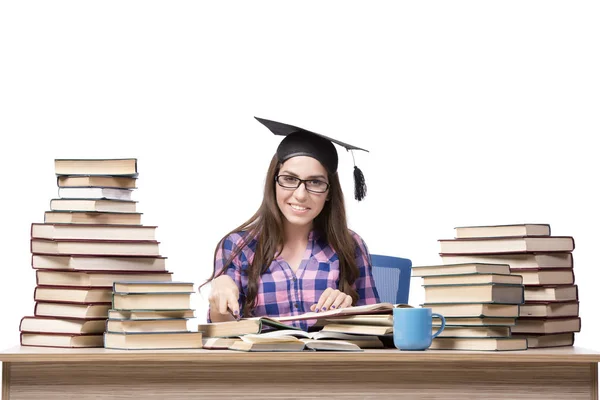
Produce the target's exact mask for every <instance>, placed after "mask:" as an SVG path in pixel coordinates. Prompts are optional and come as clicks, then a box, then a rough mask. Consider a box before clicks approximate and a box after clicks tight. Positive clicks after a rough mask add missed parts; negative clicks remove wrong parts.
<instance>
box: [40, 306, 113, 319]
mask: <svg viewBox="0 0 600 400" xmlns="http://www.w3.org/2000/svg"><path fill="white" fill-rule="evenodd" d="M109 309H110V304H70V303H42V302H37V303H35V307H34V311H33V313H34V314H35V316H36V317H38V316H46V317H64V318H80V319H92V318H98V319H99V318H104V319H106V318H107V317H108V310H109Z"/></svg>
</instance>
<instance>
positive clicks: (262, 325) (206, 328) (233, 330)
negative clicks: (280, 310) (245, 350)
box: [198, 317, 299, 337]
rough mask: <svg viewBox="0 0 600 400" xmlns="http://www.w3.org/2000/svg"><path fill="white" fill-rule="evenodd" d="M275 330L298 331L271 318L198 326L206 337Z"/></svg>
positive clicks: (255, 318)
mask: <svg viewBox="0 0 600 400" xmlns="http://www.w3.org/2000/svg"><path fill="white" fill-rule="evenodd" d="M273 329H298V330H299V328H294V327H292V326H289V325H286V324H284V323H282V322H280V321H278V320H276V319H273V318H269V317H253V318H242V319H241V320H239V321H226V322H209V323H204V324H199V325H198V331H199V332H202V333H203V335H204V337H232V336H240V335H247V334H258V333H263V332H268V331H269V330H273Z"/></svg>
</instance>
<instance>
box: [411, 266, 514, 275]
mask: <svg viewBox="0 0 600 400" xmlns="http://www.w3.org/2000/svg"><path fill="white" fill-rule="evenodd" d="M477 273H479V274H510V267H509V265H508V264H486V263H460V264H444V265H427V266H413V267H412V276H415V277H418V276H421V277H426V276H436V275H463V274H477Z"/></svg>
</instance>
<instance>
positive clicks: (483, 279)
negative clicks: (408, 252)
mask: <svg viewBox="0 0 600 400" xmlns="http://www.w3.org/2000/svg"><path fill="white" fill-rule="evenodd" d="M476 283H505V284H510V285H522V284H523V278H522V277H521V276H519V275H510V274H482V273H474V274H460V275H459V274H456V275H435V276H425V277H423V285H425V286H428V285H467V284H476Z"/></svg>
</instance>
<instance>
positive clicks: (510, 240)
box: [439, 224, 581, 348]
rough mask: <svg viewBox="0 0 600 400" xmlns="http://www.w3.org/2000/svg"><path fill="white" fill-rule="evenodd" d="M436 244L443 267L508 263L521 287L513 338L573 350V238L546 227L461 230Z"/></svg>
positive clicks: (578, 322)
mask: <svg viewBox="0 0 600 400" xmlns="http://www.w3.org/2000/svg"><path fill="white" fill-rule="evenodd" d="M454 236H455V237H454V239H447V240H440V241H439V242H440V246H441V252H440V256H441V257H442V260H443V263H444V264H445V265H446V266H450V265H452V264H459V263H501V264H507V265H508V266H509V268H510V273H511V274H512V275H516V276H520V277H522V279H523V284H524V286H525V291H524V300H525V302H524V304H522V305H521V306H520V309H519V317H518V318H517V320H516V323H515V325H514V326H512V327H511V336H512V337H514V338H521V339H525V340H526V341H527V344H528V347H529V348H537V347H556V346H572V345H573V344H574V341H575V332H579V331H580V329H581V319H580V318H579V302H578V292H577V285H576V284H575V274H574V270H573V254H572V252H573V250H574V249H575V241H574V239H573V237H572V236H553V235H551V229H550V225H549V224H513V225H495V226H464V227H457V228H455V235H454Z"/></svg>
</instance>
